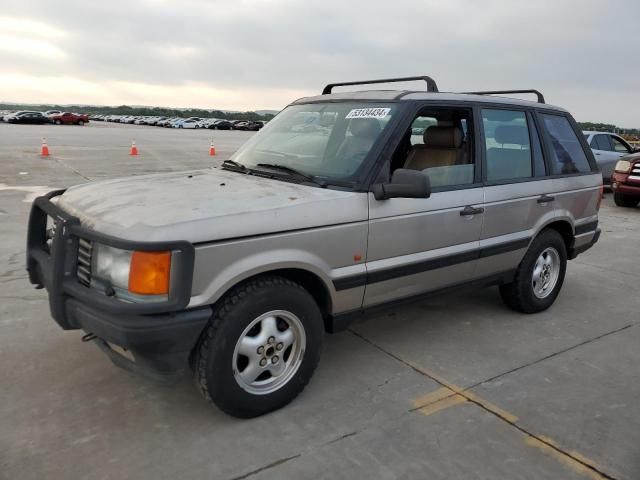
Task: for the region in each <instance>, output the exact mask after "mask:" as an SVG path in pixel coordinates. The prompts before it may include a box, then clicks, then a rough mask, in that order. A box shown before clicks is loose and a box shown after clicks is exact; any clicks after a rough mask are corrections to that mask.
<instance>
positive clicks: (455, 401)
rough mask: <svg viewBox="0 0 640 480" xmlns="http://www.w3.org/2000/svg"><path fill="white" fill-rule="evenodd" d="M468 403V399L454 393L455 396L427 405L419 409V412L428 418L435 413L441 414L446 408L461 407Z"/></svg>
mask: <svg viewBox="0 0 640 480" xmlns="http://www.w3.org/2000/svg"><path fill="white" fill-rule="evenodd" d="M466 401H467V399H466V398H464V397H463V396H462V395H458V394H457V393H454V394H453V395H450V396H448V397H445V398H443V399H441V400H437V401H435V402H432V403H430V404H429V405H426V406H424V407H422V408H419V409H418V412H420V413H421V414H422V415H425V416H427V417H428V416H429V415H433V414H434V413H436V412H439V411H440V410H444V409H446V408H449V407H453V406H455V405H460V404H461V403H465V402H466Z"/></svg>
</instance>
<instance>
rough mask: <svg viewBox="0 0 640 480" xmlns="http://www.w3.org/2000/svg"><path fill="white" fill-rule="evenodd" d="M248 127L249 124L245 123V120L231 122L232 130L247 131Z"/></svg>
mask: <svg viewBox="0 0 640 480" xmlns="http://www.w3.org/2000/svg"><path fill="white" fill-rule="evenodd" d="M248 125H249V122H247V121H246V120H239V121H234V122H233V129H234V130H247V127H248Z"/></svg>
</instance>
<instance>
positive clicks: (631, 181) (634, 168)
mask: <svg viewBox="0 0 640 480" xmlns="http://www.w3.org/2000/svg"><path fill="white" fill-rule="evenodd" d="M611 188H612V189H613V200H614V201H615V202H616V205H618V206H619V207H636V206H637V205H638V203H640V153H635V154H631V155H627V156H625V157H622V158H621V159H620V160H619V161H618V163H616V166H615V169H614V171H613V175H612V176H611Z"/></svg>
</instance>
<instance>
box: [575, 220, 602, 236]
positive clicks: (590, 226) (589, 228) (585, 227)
mask: <svg viewBox="0 0 640 480" xmlns="http://www.w3.org/2000/svg"><path fill="white" fill-rule="evenodd" d="M597 228H598V221H597V220H595V221H593V222H589V223H583V224H582V225H578V226H577V227H576V235H582V234H583V233H588V232H593V231H594V230H595V229H597Z"/></svg>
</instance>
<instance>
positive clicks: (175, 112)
mask: <svg viewBox="0 0 640 480" xmlns="http://www.w3.org/2000/svg"><path fill="white" fill-rule="evenodd" d="M0 110H35V111H42V112H44V111H47V110H60V111H63V112H76V113H87V114H90V115H98V114H101V115H134V116H138V115H148V116H152V117H199V118H220V119H226V120H254V121H255V120H271V119H272V118H273V117H274V115H273V114H271V113H265V114H264V115H261V114H259V113H257V112H223V111H221V110H204V109H201V108H186V109H179V108H163V107H130V106H128V105H120V106H119V107H102V106H96V105H25V104H20V103H15V104H11V103H0Z"/></svg>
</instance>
